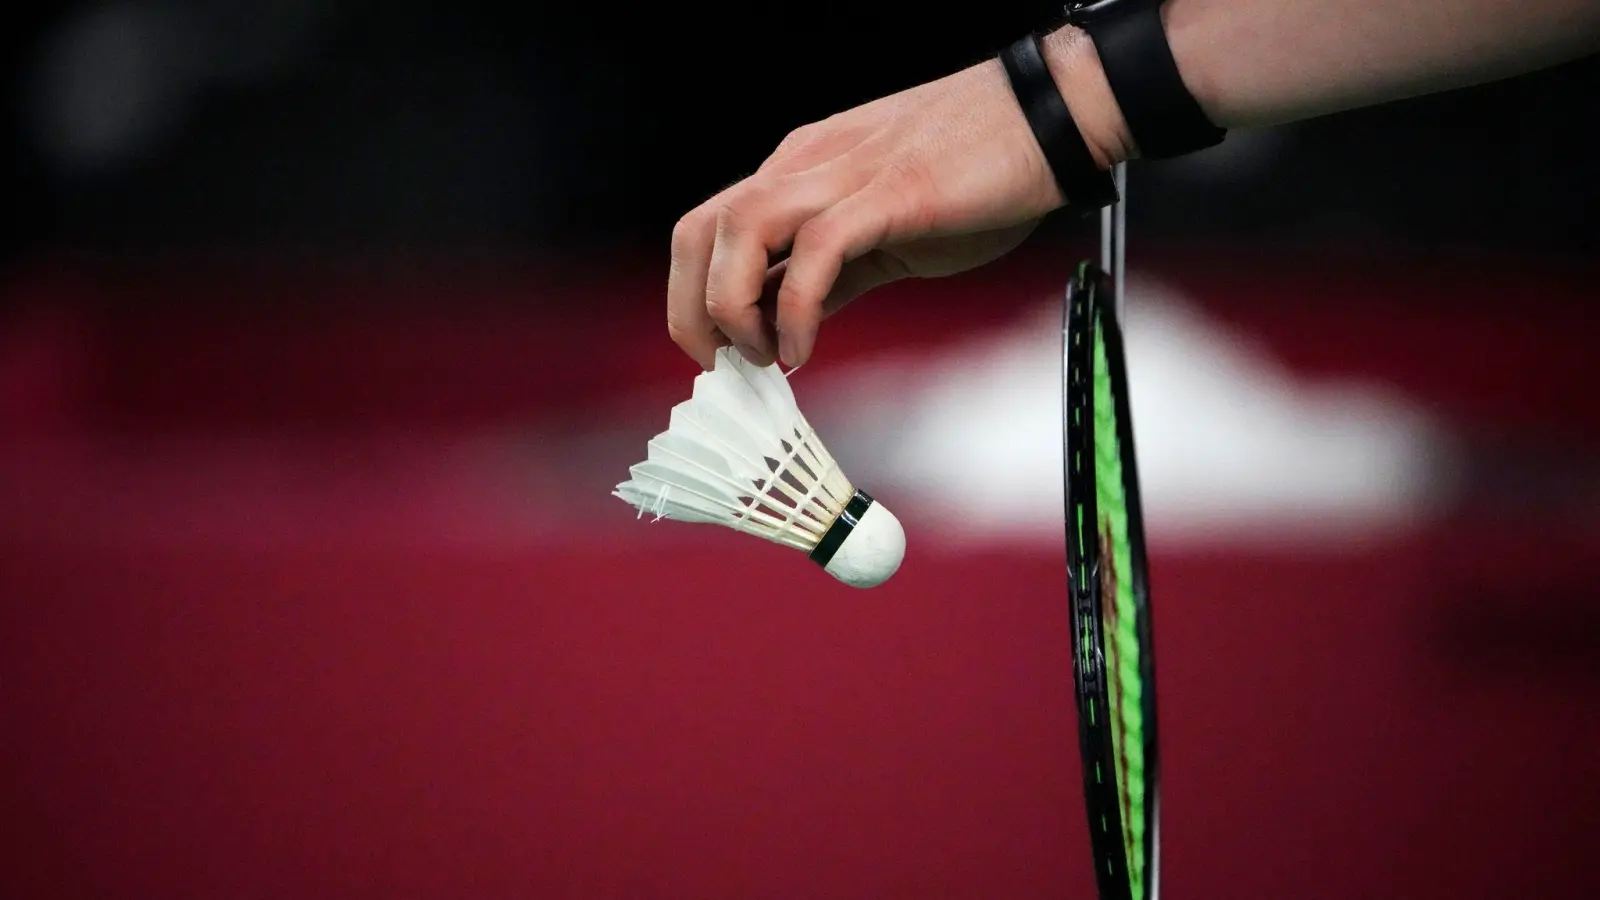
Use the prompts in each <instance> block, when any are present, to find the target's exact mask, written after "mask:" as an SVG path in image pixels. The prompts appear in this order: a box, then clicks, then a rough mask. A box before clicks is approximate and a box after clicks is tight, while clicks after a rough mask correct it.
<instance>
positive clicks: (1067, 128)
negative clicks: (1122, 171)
mask: <svg viewBox="0 0 1600 900" xmlns="http://www.w3.org/2000/svg"><path fill="white" fill-rule="evenodd" d="M1000 61H1001V63H1003V64H1004V65H1005V68H1006V77H1008V78H1010V79H1011V92H1012V93H1014V94H1016V95H1017V103H1018V104H1019V105H1020V106H1021V107H1022V114H1023V115H1024V116H1026V117H1027V119H1028V127H1029V128H1031V129H1033V137H1034V139H1035V140H1037V141H1038V142H1039V149H1040V150H1043V151H1044V158H1045V162H1047V163H1049V164H1050V172H1051V174H1053V175H1054V176H1055V179H1056V186H1057V187H1059V188H1060V189H1061V196H1062V197H1064V198H1066V201H1067V207H1068V209H1072V210H1076V211H1077V212H1079V213H1081V214H1083V215H1087V214H1089V213H1092V212H1094V211H1096V210H1098V209H1102V208H1104V207H1107V206H1110V205H1111V204H1113V203H1115V202H1117V186H1116V183H1115V182H1113V181H1112V180H1111V173H1110V172H1107V171H1104V170H1102V169H1101V168H1100V167H1099V166H1097V165H1095V162H1094V157H1093V156H1092V155H1091V154H1090V153H1089V145H1088V144H1087V143H1085V142H1084V140H1083V135H1082V133H1080V132H1079V131H1078V124H1077V123H1076V122H1074V121H1072V112H1071V110H1069V109H1067V101H1066V99H1065V98H1063V97H1062V96H1061V89H1060V88H1058V87H1056V81H1055V79H1054V78H1051V77H1050V69H1049V67H1048V66H1046V65H1045V63H1044V54H1043V53H1042V52H1040V50H1039V38H1038V36H1037V35H1033V34H1030V35H1028V36H1026V37H1024V38H1022V39H1021V40H1019V41H1017V42H1016V43H1015V44H1012V45H1011V46H1010V47H1007V48H1006V49H1005V51H1004V52H1002V53H1001V54H1000Z"/></svg>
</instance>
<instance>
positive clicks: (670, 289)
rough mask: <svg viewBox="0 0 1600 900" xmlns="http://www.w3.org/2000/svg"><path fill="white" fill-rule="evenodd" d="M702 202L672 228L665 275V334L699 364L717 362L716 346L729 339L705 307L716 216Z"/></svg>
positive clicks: (712, 365)
mask: <svg viewBox="0 0 1600 900" xmlns="http://www.w3.org/2000/svg"><path fill="white" fill-rule="evenodd" d="M710 209H711V207H710V206H709V204H707V205H703V206H701V207H699V208H698V209H696V210H694V211H693V212H691V213H689V214H688V215H686V216H684V217H683V218H682V219H679V220H678V224H677V226H675V227H674V228H673V229H672V266H671V269H670V271H669V274H668V276H667V333H668V334H669V335H671V337H672V341H673V343H675V344H677V345H678V347H679V348H681V349H682V350H683V352H685V353H687V354H689V356H690V357H691V358H693V359H694V361H695V362H697V363H699V364H700V367H701V368H703V369H706V370H708V371H709V370H710V369H712V368H713V367H715V365H716V353H717V348H718V347H725V346H727V345H728V343H729V341H728V338H727V336H726V335H724V334H723V333H722V330H721V329H719V328H718V327H717V323H716V322H714V321H712V319H711V314H710V312H709V311H707V309H706V273H707V271H708V270H709V269H710V266H711V249H712V245H713V244H714V243H715V241H716V235H717V217H716V215H715V214H714V213H712V212H711V211H710Z"/></svg>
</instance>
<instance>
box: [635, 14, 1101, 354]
mask: <svg viewBox="0 0 1600 900" xmlns="http://www.w3.org/2000/svg"><path fill="white" fill-rule="evenodd" d="M1077 34H1078V33H1077V32H1076V31H1075V30H1074V31H1072V33H1071V34H1070V35H1066V34H1063V32H1057V33H1056V34H1055V35H1051V36H1050V38H1047V39H1046V42H1045V55H1046V61H1047V62H1048V63H1049V64H1050V67H1051V71H1052V74H1055V75H1056V79H1057V82H1058V83H1061V84H1063V86H1064V88H1065V87H1066V82H1067V79H1064V77H1063V76H1064V75H1067V74H1070V73H1071V72H1072V71H1073V70H1074V69H1077V68H1082V66H1080V65H1078V64H1077V63H1079V62H1082V63H1092V64H1093V66H1094V67H1095V68H1096V69H1097V68H1098V61H1097V60H1094V59H1093V45H1092V44H1090V43H1089V42H1088V41H1087V40H1086V39H1085V40H1081V41H1080V40H1074V39H1073V38H1074V36H1076V35H1077ZM1103 79H1104V76H1103V75H1101V76H1100V77H1099V79H1098V84H1096V83H1095V81H1096V80H1095V79H1088V80H1087V90H1083V91H1078V92H1074V91H1072V90H1070V89H1067V90H1064V93H1065V94H1067V101H1068V105H1069V106H1070V107H1071V108H1072V109H1073V111H1074V117H1075V118H1076V119H1077V120H1078V122H1079V125H1080V128H1082V129H1083V130H1084V132H1085V134H1086V136H1087V137H1089V145H1090V150H1091V152H1092V153H1095V155H1096V157H1097V159H1098V161H1100V162H1101V164H1102V166H1107V165H1109V160H1108V157H1109V155H1110V154H1109V153H1107V152H1105V151H1104V150H1103V149H1102V148H1103V147H1107V146H1111V143H1112V142H1110V141H1097V140H1095V139H1094V132H1096V131H1098V132H1099V133H1101V134H1109V132H1106V131H1105V130H1104V129H1092V128H1090V127H1085V125H1086V124H1087V123H1089V122H1094V121H1096V118H1095V116H1094V115H1093V113H1094V112H1095V111H1096V106H1097V103H1098V105H1099V107H1105V106H1106V105H1108V101H1109V97H1110V92H1109V89H1108V88H1106V87H1105V86H1104V81H1103ZM1077 80H1078V81H1084V79H1077ZM1096 88H1098V92H1099V93H1100V94H1101V95H1103V96H1098V97H1097V96H1096ZM1074 93H1077V94H1078V96H1077V97H1076V98H1075V97H1074V96H1073V95H1074ZM1109 106H1110V108H1111V109H1114V108H1115V104H1114V102H1109ZM1085 110H1087V111H1089V114H1087V115H1086V114H1085V113H1084V111H1085ZM1101 118H1104V117H1101ZM1061 204H1062V198H1061V193H1060V190H1059V188H1057V186H1056V183H1055V179H1054V177H1053V176H1052V174H1051V172H1050V168H1049V165H1048V164H1047V163H1046V162H1045V159H1044V155H1043V153H1042V152H1041V151H1040V149H1039V145H1038V142H1037V141H1036V140H1035V139H1034V137H1033V133H1032V131H1031V130H1029V128H1028V123H1027V120H1026V119H1025V118H1024V117H1023V115H1022V111H1021V109H1020V108H1019V107H1018V105H1017V102H1016V99H1015V97H1014V96H1013V95H1012V93H1011V87H1010V84H1009V82H1008V81H1007V79H1006V74H1005V70H1004V69H1003V68H1002V67H1001V65H1000V63H999V62H998V61H996V60H990V61H989V62H986V63H982V64H980V65H976V66H973V67H972V68H969V69H966V70H964V71H961V72H958V73H956V74H954V75H950V76H948V77H946V78H943V79H940V80H938V81H934V82H930V83H928V84H924V85H921V86H918V87H915V88H912V89H910V90H907V91H903V92H901V93H898V94H894V95H892V96H889V97H885V98H883V99H880V100H875V101H873V102H871V103H868V104H866V105H864V106H860V107H857V108H856V109H853V110H850V111H849V112H845V113H842V114H839V115H836V116H833V117H831V118H829V119H826V120H824V121H822V122H818V123H816V124H813V125H808V126H806V127H804V128H801V129H799V130H797V131H795V132H794V133H792V134H791V135H789V137H788V138H786V139H785V140H784V141H783V143H782V144H780V145H779V146H778V149H777V150H776V151H774V152H773V154H772V156H771V157H769V158H768V159H767V161H766V162H765V163H764V164H763V165H762V166H761V168H760V169H759V170H757V172H756V173H755V174H754V175H751V176H750V177H749V178H746V179H744V180H743V181H741V182H739V183H737V184H735V185H734V186H732V187H730V188H728V189H727V190H725V191H723V192H722V193H720V194H718V195H716V196H715V197H712V198H711V199H710V200H708V201H706V202H705V203H704V204H702V205H701V206H700V207H698V208H697V209H695V210H694V211H692V212H690V213H689V214H688V215H686V216H684V217H683V219H682V220H680V221H679V222H678V225H677V227H676V228H675V229H674V230H673V234H672V271H671V276H670V278H669V280H668V285H667V328H668V331H669V332H670V333H671V335H672V339H673V340H674V341H675V342H677V344H678V346H679V347H681V348H682V349H683V350H684V352H686V353H688V354H689V355H690V356H691V357H693V358H694V359H695V360H696V361H697V362H699V363H700V365H701V366H703V367H705V368H710V367H711V366H712V364H713V361H714V354H715V352H716V349H717V348H718V347H721V346H726V345H728V344H730V343H731V344H733V345H734V346H736V347H738V348H739V350H740V352H741V353H743V354H744V356H745V357H746V358H748V359H750V360H751V361H752V362H755V363H758V364H760V365H767V364H770V363H772V362H773V361H774V358H775V357H776V358H778V359H781V360H782V361H783V362H784V363H785V364H787V365H789V366H799V365H802V364H804V363H805V362H806V361H807V360H808V359H810V358H811V353H812V348H813V346H814V345H815V342H816V336H817V329H818V326H819V325H820V324H821V322H822V320H823V319H824V318H826V317H828V316H830V315H832V314H833V313H835V312H838V311H839V310H840V309H841V308H843V307H844V305H845V304H847V303H849V302H850V301H851V300H854V299H855V298H856V297H858V296H860V295H861V294H862V293H864V292H866V291H869V290H871V289H872V288H875V287H878V286H879V285H882V284H886V283H888V282H891V281H895V280H898V279H901V278H911V277H921V278H926V277H935V276H942V275H950V274H954V273H956V272H961V271H965V270H967V269H971V268H974V267H977V266H980V265H983V264H984V263H988V262H991V261H993V260H995V259H998V258H999V257H1001V256H1003V255H1004V254H1006V253H1008V252H1010V251H1011V250H1013V249H1015V248H1016V247H1017V245H1019V244H1021V243H1022V241H1023V240H1024V239H1025V238H1026V237H1027V236H1028V235H1029V234H1030V233H1031V232H1032V231H1033V228H1034V226H1035V225H1036V224H1037V223H1038V220H1039V219H1040V218H1041V217H1042V216H1044V215H1045V214H1046V213H1048V212H1050V211H1052V210H1054V209H1056V208H1057V207H1059V206H1060V205H1061ZM785 255H786V256H785Z"/></svg>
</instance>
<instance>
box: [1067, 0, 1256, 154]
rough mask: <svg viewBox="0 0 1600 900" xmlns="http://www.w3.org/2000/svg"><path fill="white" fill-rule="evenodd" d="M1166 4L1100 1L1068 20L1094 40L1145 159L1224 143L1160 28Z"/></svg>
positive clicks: (1076, 6)
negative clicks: (1192, 91)
mask: <svg viewBox="0 0 1600 900" xmlns="http://www.w3.org/2000/svg"><path fill="white" fill-rule="evenodd" d="M1162 2H1163V0H1100V2H1097V3H1085V2H1077V3H1073V4H1070V5H1069V6H1068V7H1067V21H1068V22H1070V23H1071V24H1073V25H1076V26H1078V27H1079V28H1082V29H1083V30H1084V31H1087V32H1088V33H1089V37H1090V38H1092V39H1093V40H1094V46H1095V50H1096V52H1098V53H1099V55H1100V65H1101V67H1102V68H1104V69H1105V73H1106V81H1107V82H1109V83H1110V85H1111V93H1112V94H1113V95H1115V96H1116V98H1117V106H1118V107H1120V108H1121V109H1122V118H1123V120H1124V121H1126V122H1127V123H1128V136H1129V137H1130V138H1131V139H1132V140H1133V143H1134V144H1135V145H1136V146H1137V147H1138V148H1139V155H1140V156H1142V157H1144V158H1145V159H1169V158H1171V157H1174V156H1183V155H1184V154H1187V153H1193V152H1194V151H1196V150H1204V149H1205V148H1207V147H1212V146H1215V145H1217V144H1220V143H1222V139H1223V138H1224V137H1226V136H1227V134H1228V133H1227V132H1226V131H1225V130H1223V129H1221V128H1218V127H1217V126H1216V125H1213V124H1212V123H1211V119H1210V118H1208V117H1207V116H1206V114H1205V111H1204V110H1202V109H1201V108H1200V103H1199V101H1197V100H1195V98H1194V94H1192V93H1190V91H1189V88H1188V86H1187V85H1185V84H1184V83H1183V76H1182V75H1181V74H1179V72H1178V62H1177V60H1175V59H1173V57H1172V45H1171V44H1170V43H1168V41H1167V30H1166V28H1165V26H1163V25H1162V24H1161V6H1162Z"/></svg>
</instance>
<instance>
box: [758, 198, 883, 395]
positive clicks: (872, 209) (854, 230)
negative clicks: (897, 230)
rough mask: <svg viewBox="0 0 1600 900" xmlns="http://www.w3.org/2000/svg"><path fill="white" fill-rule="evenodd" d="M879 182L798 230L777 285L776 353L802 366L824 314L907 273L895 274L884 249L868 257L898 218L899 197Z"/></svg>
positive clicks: (841, 202) (788, 361) (787, 363)
mask: <svg viewBox="0 0 1600 900" xmlns="http://www.w3.org/2000/svg"><path fill="white" fill-rule="evenodd" d="M875 185H876V183H874V185H869V186H868V187H866V188H864V189H862V190H861V191H858V192H857V193H855V194H852V195H851V196H849V197H847V198H845V199H844V200H842V201H840V202H839V203H837V204H835V205H834V206H832V207H830V208H829V209H828V210H827V211H825V212H823V213H821V214H820V215H818V216H816V217H815V218H813V219H811V220H809V221H807V222H806V223H805V224H804V225H802V226H801V227H800V229H799V231H798V232H797V233H796V235H795V239H794V246H793V249H792V250H791V251H790V254H789V261H788V270H787V271H786V272H785V274H784V277H783V284H782V286H781V287H779V289H778V325H777V328H778V356H779V358H780V359H782V360H783V362H784V364H785V365H788V366H791V367H793V366H801V365H804V364H805V362H806V361H807V360H808V359H810V358H811V351H812V348H813V347H814V346H815V344H816V340H817V328H818V326H820V325H821V323H822V319H823V316H824V315H826V314H827V313H829V312H833V311H834V310H836V309H838V308H839V307H841V306H843V305H844V304H845V303H848V302H849V301H850V300H852V299H854V298H855V297H856V296H859V295H860V294H861V293H862V292H864V291H867V290H870V289H872V288H874V287H877V286H878V285H880V284H884V283H886V282H889V281H893V280H894V279H895V278H898V277H903V275H904V272H903V269H902V270H900V271H899V273H898V274H897V273H896V268H897V267H896V265H895V264H894V263H893V262H892V261H891V260H889V257H887V255H886V254H873V255H872V257H871V258H864V257H866V255H867V253H868V251H870V250H872V249H873V248H875V247H877V246H878V245H879V244H880V243H882V242H883V241H884V239H885V237H887V236H888V234H889V232H890V230H891V228H892V226H893V224H894V216H893V210H894V208H895V206H894V203H895V198H894V197H893V195H892V194H890V193H888V192H886V190H885V189H883V188H880V187H877V186H875ZM825 303H826V304H827V305H828V306H829V307H831V308H825V306H824V304H825Z"/></svg>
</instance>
